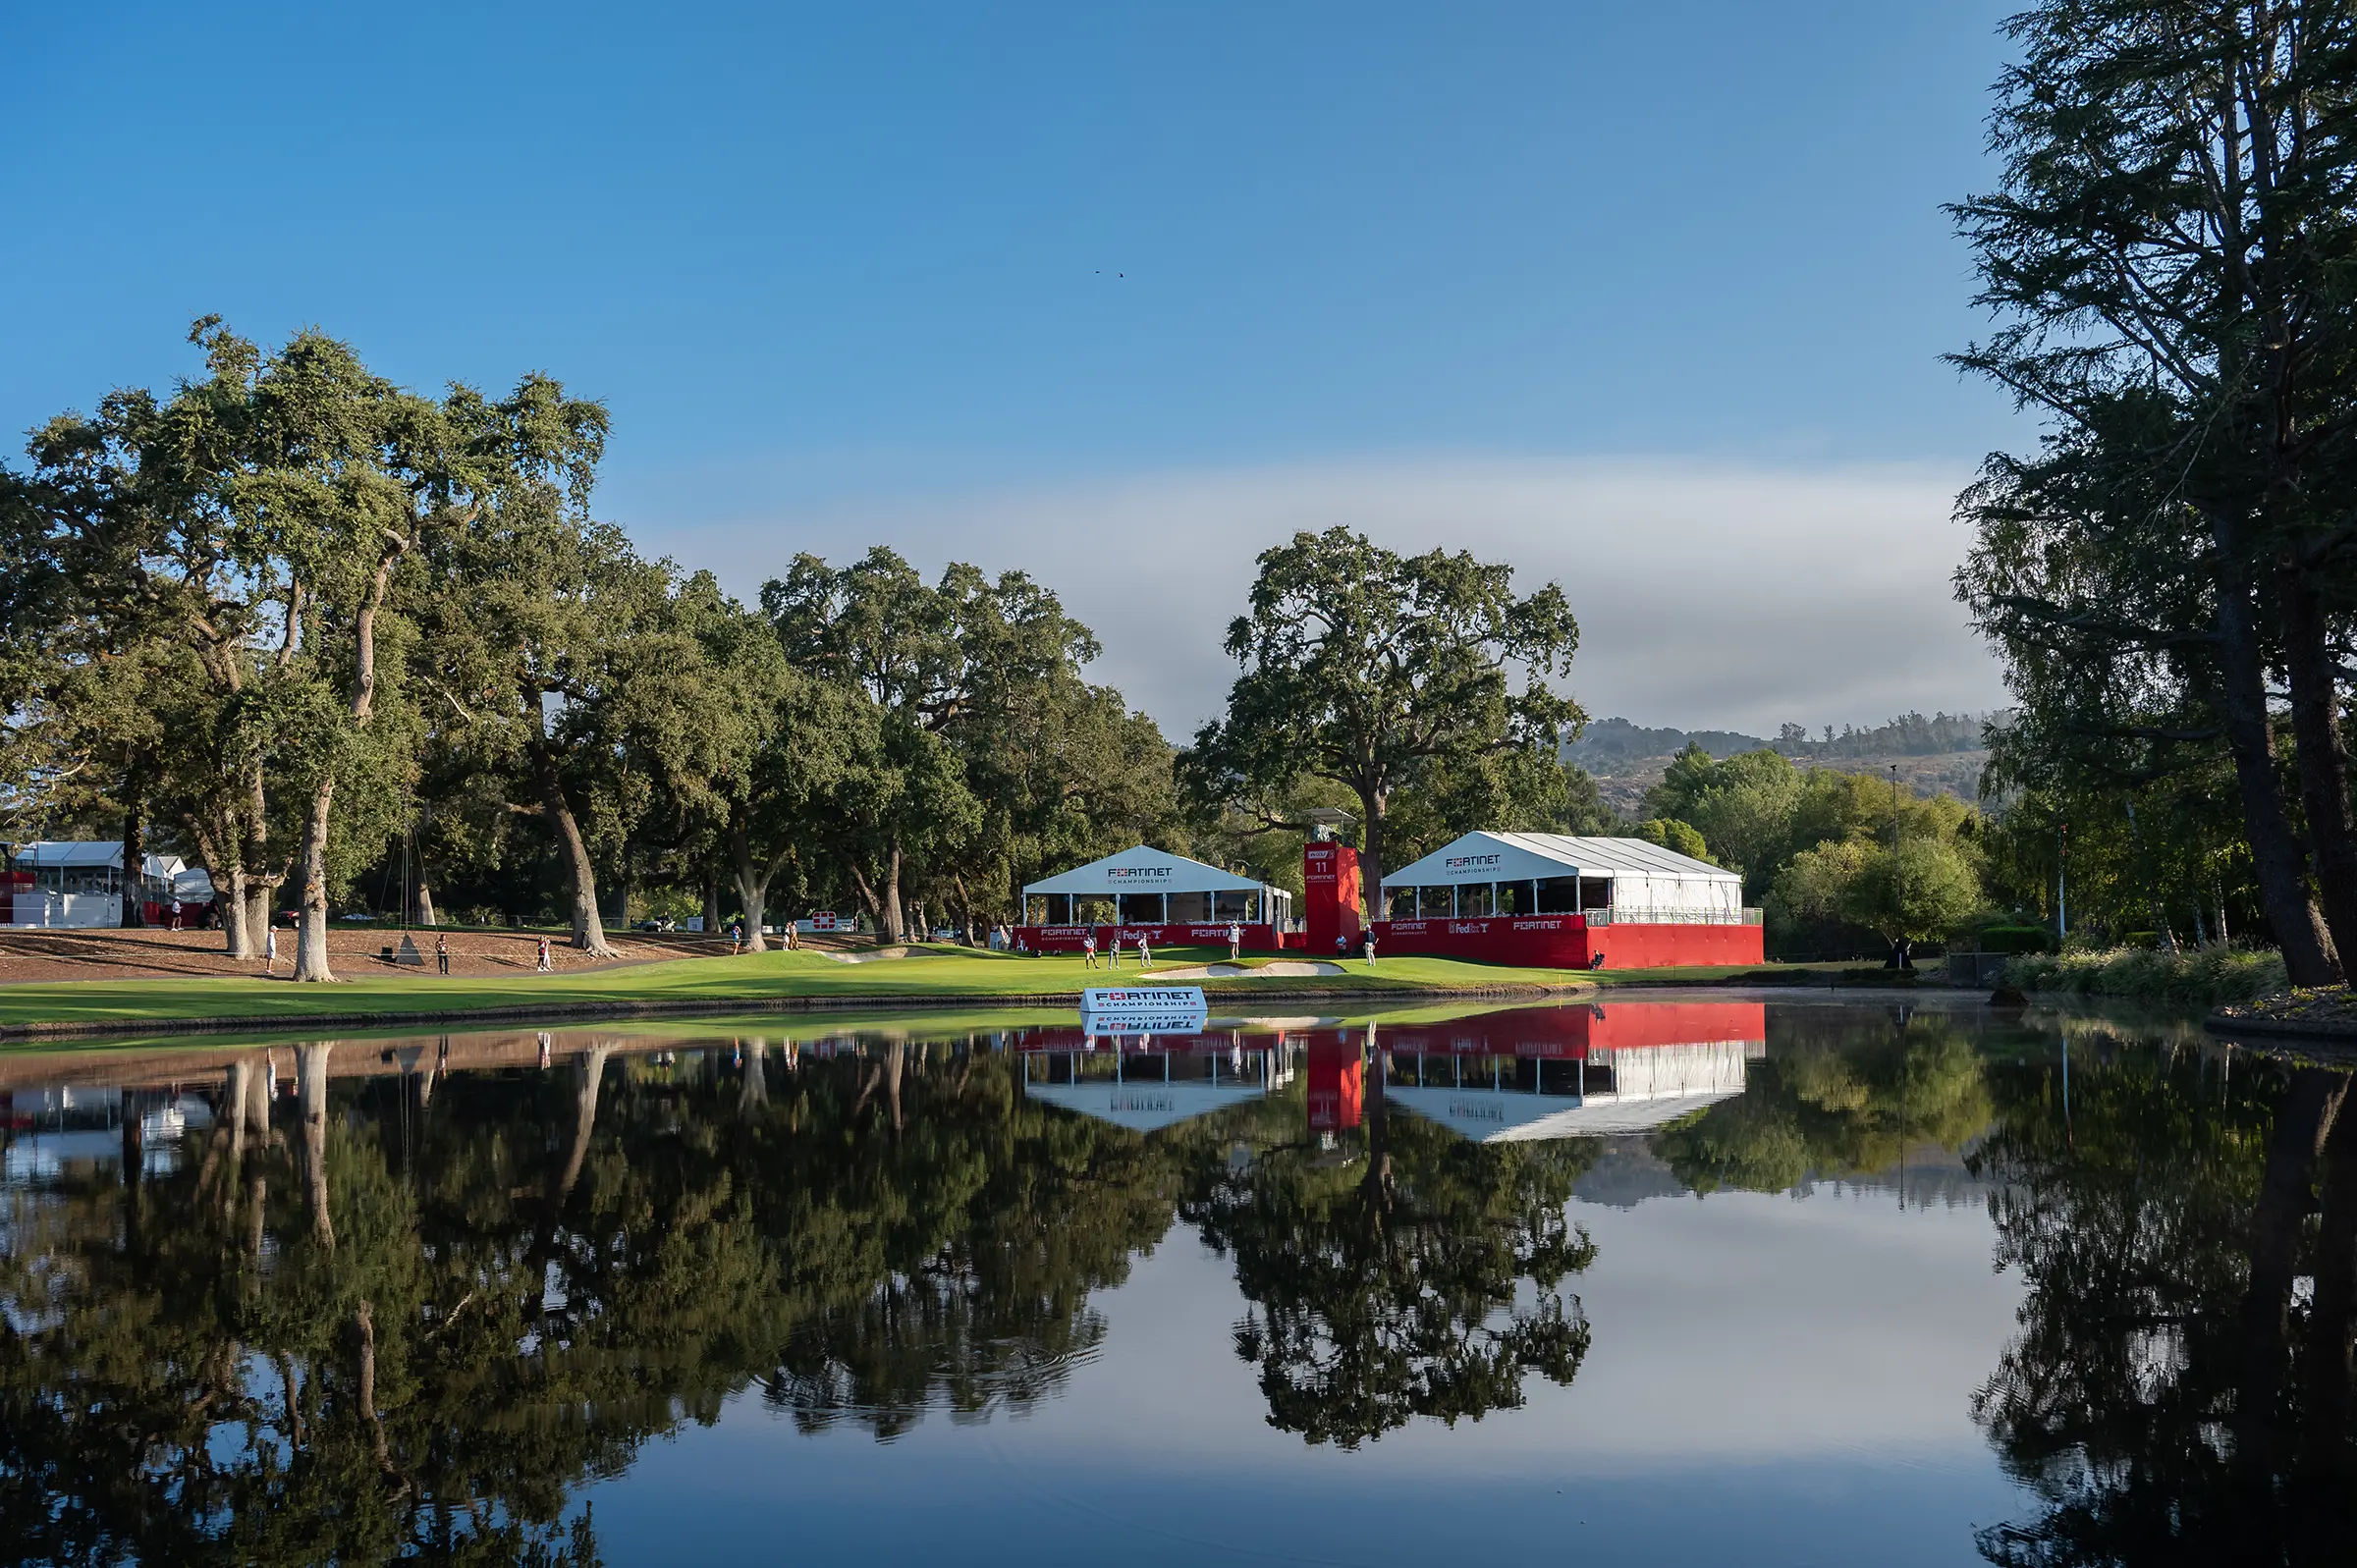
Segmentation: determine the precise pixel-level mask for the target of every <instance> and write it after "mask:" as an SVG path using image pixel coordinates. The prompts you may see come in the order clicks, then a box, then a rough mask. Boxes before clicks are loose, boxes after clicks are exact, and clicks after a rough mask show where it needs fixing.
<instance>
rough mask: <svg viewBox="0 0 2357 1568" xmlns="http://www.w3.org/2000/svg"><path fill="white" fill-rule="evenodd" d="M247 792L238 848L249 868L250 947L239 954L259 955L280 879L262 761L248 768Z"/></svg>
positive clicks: (243, 861) (248, 918) (247, 898)
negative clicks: (275, 872)
mask: <svg viewBox="0 0 2357 1568" xmlns="http://www.w3.org/2000/svg"><path fill="white" fill-rule="evenodd" d="M246 794H247V799H246V822H245V829H246V832H245V843H244V844H243V845H242V846H241V847H240V848H239V850H238V864H239V865H240V866H241V867H243V868H244V871H245V896H246V950H245V952H243V953H241V954H240V955H239V956H241V957H245V958H258V957H260V956H261V954H262V933H264V932H266V931H268V930H269V929H270V906H271V905H272V904H273V903H275V902H277V899H276V898H275V897H274V896H273V894H274V893H276V892H277V891H278V879H277V878H276V877H274V876H272V875H271V874H270V815H269V812H270V806H269V801H268V800H267V799H266V798H265V797H264V795H263V792H262V765H261V764H260V763H258V762H257V763H255V764H253V766H252V767H251V768H249V769H248V770H247V777H246Z"/></svg>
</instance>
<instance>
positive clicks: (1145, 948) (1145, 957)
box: [1137, 931, 1154, 969]
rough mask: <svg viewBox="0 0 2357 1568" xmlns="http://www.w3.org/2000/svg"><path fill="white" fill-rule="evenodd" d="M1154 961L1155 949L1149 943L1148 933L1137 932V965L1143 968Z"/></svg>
mask: <svg viewBox="0 0 2357 1568" xmlns="http://www.w3.org/2000/svg"><path fill="white" fill-rule="evenodd" d="M1153 961H1154V949H1153V947H1152V946H1149V945H1148V944H1147V942H1146V934H1145V933H1144V932H1142V931H1141V932H1139V933H1138V934H1137V966H1138V967H1139V968H1140V969H1143V968H1145V967H1146V965H1148V964H1150V963H1152V962H1153Z"/></svg>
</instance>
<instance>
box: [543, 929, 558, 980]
mask: <svg viewBox="0 0 2357 1568" xmlns="http://www.w3.org/2000/svg"><path fill="white" fill-rule="evenodd" d="M555 967H556V966H555V965H554V964H553V963H552V962H551V961H550V960H549V954H548V939H547V938H546V937H542V938H541V939H540V972H541V973H542V974H547V973H548V972H549V971H550V970H552V969H553V968H555Z"/></svg>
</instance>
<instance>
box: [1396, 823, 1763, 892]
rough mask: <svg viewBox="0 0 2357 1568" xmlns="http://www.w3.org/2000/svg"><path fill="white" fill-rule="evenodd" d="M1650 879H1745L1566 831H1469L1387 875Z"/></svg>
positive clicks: (1628, 843)
mask: <svg viewBox="0 0 2357 1568" xmlns="http://www.w3.org/2000/svg"><path fill="white" fill-rule="evenodd" d="M1570 876H1589V877H1620V876H1627V877H1650V878H1654V879H1657V880H1660V881H1669V882H1732V883H1740V882H1741V881H1742V880H1743V879H1742V878H1740V877H1738V876H1736V875H1735V874H1734V873H1733V872H1731V871H1728V870H1727V869H1726V868H1724V867H1721V866H1714V865H1712V864H1710V863H1709V862H1708V861H1703V860H1696V859H1695V858H1694V857H1693V856H1691V855H1681V854H1679V853H1678V852H1677V851H1676V850H1674V849H1664V848H1663V847H1662V846H1661V845H1660V844H1657V843H1647V842H1646V841H1645V840H1644V839H1642V838H1585V837H1582V836H1579V835H1576V834H1567V833H1469V834H1466V835H1465V836H1464V837H1463V838H1459V839H1457V840H1456V841H1455V842H1454V843H1451V844H1447V845H1444V846H1443V847H1441V848H1439V849H1436V850H1434V851H1433V852H1432V853H1431V854H1428V855H1426V856H1425V857H1424V858H1423V859H1421V860H1419V861H1416V862H1415V863H1414V864H1412V865H1406V866H1402V867H1400V868H1399V869H1398V871H1395V872H1393V873H1392V874H1391V875H1390V876H1388V877H1386V878H1384V879H1383V885H1384V886H1385V887H1387V888H1438V887H1446V886H1448V885H1449V884H1451V883H1476V882H1479V883H1488V882H1528V881H1530V880H1531V879H1532V878H1533V877H1570Z"/></svg>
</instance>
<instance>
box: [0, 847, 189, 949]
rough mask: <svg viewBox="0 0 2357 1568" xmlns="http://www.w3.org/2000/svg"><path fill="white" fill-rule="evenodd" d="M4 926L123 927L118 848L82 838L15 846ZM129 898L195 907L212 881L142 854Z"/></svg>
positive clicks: (174, 859)
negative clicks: (176, 901)
mask: <svg viewBox="0 0 2357 1568" xmlns="http://www.w3.org/2000/svg"><path fill="white" fill-rule="evenodd" d="M15 869H16V872H17V876H16V879H15V886H14V888H13V890H12V892H13V903H12V907H11V909H10V914H9V924H11V925H16V926H47V927H67V926H83V927H98V926H120V925H121V924H122V923H123V892H124V889H123V844H122V841H121V840H120V839H116V840H114V841H112V842H109V841H105V840H100V839H86V838H43V839H38V840H36V841H34V842H32V843H25V844H19V845H18V846H17V856H16V867H15ZM133 892H134V894H135V896H144V897H145V898H146V900H147V901H148V902H150V903H156V904H169V903H170V902H171V901H172V900H173V899H174V898H178V899H179V900H180V901H181V902H182V903H183V904H184V905H188V906H191V907H196V906H201V905H204V904H208V903H210V902H211V901H212V897H213V882H212V879H211V878H210V877H208V876H206V875H205V874H204V873H203V872H202V871H197V870H192V869H190V867H189V864H188V862H186V861H184V860H182V859H181V858H180V856H178V855H156V854H151V855H148V856H147V857H146V858H145V860H144V861H143V862H142V864H141V866H140V877H139V882H138V885H137V887H136V888H135V889H134V890H133Z"/></svg>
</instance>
